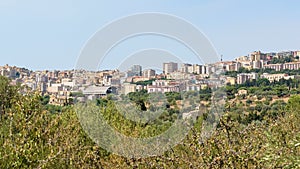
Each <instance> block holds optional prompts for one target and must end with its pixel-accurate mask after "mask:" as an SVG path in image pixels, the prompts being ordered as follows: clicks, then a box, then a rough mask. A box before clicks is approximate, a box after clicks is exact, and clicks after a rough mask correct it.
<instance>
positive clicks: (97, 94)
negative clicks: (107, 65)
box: [82, 86, 117, 100]
mask: <svg viewBox="0 0 300 169" xmlns="http://www.w3.org/2000/svg"><path fill="white" fill-rule="evenodd" d="M116 92H117V91H116V88H115V87H111V86H88V87H87V88H85V89H84V90H83V91H82V93H83V94H84V95H85V96H86V97H87V98H88V99H89V100H93V99H96V98H101V97H105V96H107V95H108V94H110V93H116Z"/></svg>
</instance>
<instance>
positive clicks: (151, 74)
mask: <svg viewBox="0 0 300 169" xmlns="http://www.w3.org/2000/svg"><path fill="white" fill-rule="evenodd" d="M154 76H155V70H153V69H146V70H144V71H143V77H145V78H151V77H154Z"/></svg>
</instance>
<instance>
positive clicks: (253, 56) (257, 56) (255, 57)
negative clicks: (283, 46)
mask: <svg viewBox="0 0 300 169" xmlns="http://www.w3.org/2000/svg"><path fill="white" fill-rule="evenodd" d="M249 58H250V60H251V61H261V60H267V55H266V54H264V53H262V52H261V51H255V52H252V53H250V55H249Z"/></svg>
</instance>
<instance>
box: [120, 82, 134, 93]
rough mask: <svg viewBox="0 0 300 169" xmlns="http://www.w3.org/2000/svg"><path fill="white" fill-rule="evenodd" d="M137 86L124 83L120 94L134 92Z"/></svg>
mask: <svg viewBox="0 0 300 169" xmlns="http://www.w3.org/2000/svg"><path fill="white" fill-rule="evenodd" d="M136 87H137V85H136V84H131V83H124V84H122V94H125V95H127V94H128V93H131V92H136V91H137V89H136Z"/></svg>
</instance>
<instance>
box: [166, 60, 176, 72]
mask: <svg viewBox="0 0 300 169" xmlns="http://www.w3.org/2000/svg"><path fill="white" fill-rule="evenodd" d="M177 70H178V63H174V62H169V63H163V72H164V73H165V74H169V73H172V72H175V71H177Z"/></svg>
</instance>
